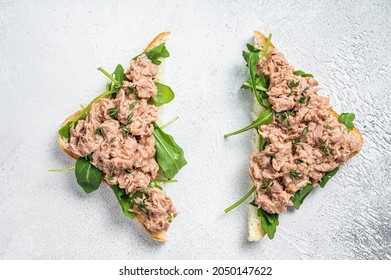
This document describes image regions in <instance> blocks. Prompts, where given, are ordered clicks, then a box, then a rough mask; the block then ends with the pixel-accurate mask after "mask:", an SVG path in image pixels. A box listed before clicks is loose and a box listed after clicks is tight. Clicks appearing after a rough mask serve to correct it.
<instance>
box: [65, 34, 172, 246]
mask: <svg viewBox="0 0 391 280" xmlns="http://www.w3.org/2000/svg"><path fill="white" fill-rule="evenodd" d="M169 35H170V32H163V33H160V34H159V35H157V36H156V37H155V38H154V39H153V40H152V41H151V43H149V44H148V46H147V47H146V48H145V49H144V52H147V51H149V50H150V49H153V48H154V47H156V46H158V45H160V44H161V43H164V42H166V41H167V39H168V36H169ZM158 74H159V76H161V69H159V73H158ZM97 102H99V101H97ZM79 113H80V111H77V112H75V113H74V114H72V115H71V116H69V117H68V118H67V119H66V120H64V122H63V123H62V125H61V127H62V126H63V125H65V124H66V123H67V122H69V121H72V120H73V119H75V118H76V117H77V116H78V115H79ZM66 141H67V139H65V138H63V137H61V136H59V137H58V144H59V145H60V147H61V149H62V150H63V151H64V153H66V154H67V155H68V156H70V157H71V158H73V159H76V160H77V159H78V158H79V156H78V155H76V154H74V153H72V152H71V151H68V150H67V149H66V148H65V147H66V145H65V144H66ZM105 183H106V184H107V185H108V186H110V184H109V183H108V182H107V181H105ZM136 218H137V220H138V221H139V222H140V224H141V225H142V227H143V228H144V229H145V231H146V232H147V233H148V234H149V235H150V236H151V237H152V238H153V239H154V240H156V241H160V242H165V241H167V240H168V239H167V232H166V231H162V232H153V231H150V230H149V229H148V228H147V227H146V226H145V221H144V218H143V217H142V216H141V215H139V214H136Z"/></svg>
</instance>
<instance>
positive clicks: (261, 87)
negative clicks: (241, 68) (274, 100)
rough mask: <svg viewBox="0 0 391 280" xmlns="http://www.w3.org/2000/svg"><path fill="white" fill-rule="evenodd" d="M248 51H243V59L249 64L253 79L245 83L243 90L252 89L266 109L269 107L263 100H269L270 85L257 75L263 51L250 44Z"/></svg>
mask: <svg viewBox="0 0 391 280" xmlns="http://www.w3.org/2000/svg"><path fill="white" fill-rule="evenodd" d="M247 49H248V50H249V52H246V51H243V58H244V60H245V61H246V62H247V67H248V69H249V71H250V78H251V79H250V80H249V81H247V82H245V83H244V84H243V86H242V88H251V89H252V92H253V93H254V96H255V98H256V99H257V101H258V103H259V104H260V105H261V106H262V107H263V108H265V109H266V108H267V106H265V105H264V104H263V99H266V98H268V95H267V94H266V92H267V91H268V87H269V85H267V82H266V78H265V77H259V76H258V74H257V63H258V61H259V56H260V51H261V50H259V49H257V48H255V47H254V46H252V45H250V44H247Z"/></svg>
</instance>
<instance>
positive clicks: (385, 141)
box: [0, 0, 391, 259]
mask: <svg viewBox="0 0 391 280" xmlns="http://www.w3.org/2000/svg"><path fill="white" fill-rule="evenodd" d="M165 2H167V3H165V4H163V1H155V0H150V1H117V0H115V1H114V0H110V1H50V2H48V1H4V0H1V1H0V73H1V75H0V84H1V103H0V104H1V105H0V120H1V122H0V135H1V137H0V147H1V148H0V151H1V152H0V172H1V173H0V182H2V186H1V188H0V213H1V215H0V258H1V259H216V258H217V259H389V258H390V257H391V247H390V246H391V245H390V241H391V229H390V216H391V213H390V211H391V210H390V206H391V191H390V186H389V182H390V181H391V176H390V166H391V157H390V149H391V137H390V130H391V125H390V106H391V102H390V84H391V78H390V77H391V70H390V56H391V47H390V45H391V40H390V37H391V31H390V30H391V24H390V13H391V4H390V3H391V2H390V1H371V3H370V1H319V2H318V3H313V1H281V2H278V3H274V2H275V1H270V2H269V1H205V0H199V1H186V2H185V1H165ZM49 3H51V4H49ZM273 3H274V4H273ZM254 29H258V30H260V31H263V32H265V33H268V32H271V33H273V39H274V40H273V41H274V43H275V45H276V46H277V47H278V48H279V49H281V50H282V51H283V52H284V53H285V54H286V57H287V58H288V60H289V61H290V62H291V63H292V64H293V65H295V66H296V67H297V68H298V69H303V70H305V71H307V72H310V73H313V74H314V75H315V77H316V78H317V79H318V80H319V82H320V84H321V85H322V86H323V88H324V89H323V90H322V94H324V95H329V96H330V97H331V103H332V104H333V105H334V106H335V109H336V111H338V112H346V111H347V112H355V113H356V116H357V119H356V122H355V123H356V126H357V127H358V128H359V129H360V130H361V131H362V133H363V135H364V139H365V141H364V146H363V149H362V152H361V153H360V154H359V155H358V156H357V157H355V158H354V159H353V160H351V161H350V162H349V163H348V164H346V166H344V167H343V168H342V170H341V171H340V172H339V174H338V175H337V176H336V177H335V178H333V179H332V180H331V181H330V182H329V184H328V185H327V187H326V188H325V189H322V190H320V189H317V190H316V191H314V192H313V193H312V194H311V195H310V197H308V198H307V200H306V202H305V203H304V204H303V206H302V208H301V209H300V211H288V212H287V213H286V214H284V215H281V218H280V226H279V227H278V232H277V234H276V237H275V239H274V240H268V239H264V240H263V241H262V242H260V243H248V242H246V241H245V235H246V209H247V207H245V206H242V207H239V208H238V209H237V210H236V211H233V212H232V213H230V214H227V215H225V214H224V213H223V209H224V208H226V207H227V206H229V205H230V204H231V203H232V202H234V201H235V200H237V199H238V198H239V197H241V196H242V195H243V194H244V193H245V192H246V191H247V189H248V187H249V184H250V181H249V177H248V174H247V170H248V167H249V154H250V150H251V141H250V138H251V133H250V132H248V133H245V134H242V135H240V136H237V137H232V138H230V139H229V140H224V138H223V134H224V133H227V132H230V131H232V130H234V129H237V128H240V127H242V126H244V125H246V124H247V123H249V122H250V110H251V101H252V98H251V95H250V94H246V93H245V92H244V91H243V90H240V86H241V84H242V82H243V81H244V80H245V79H246V78H247V71H246V67H245V63H244V61H243V59H242V57H241V51H242V50H243V49H244V48H245V44H246V43H247V42H250V41H251V37H252V32H253V30H254ZM165 30H170V31H172V36H171V39H170V41H169V43H168V48H169V50H170V52H171V57H170V58H169V59H168V60H167V65H166V66H167V67H166V79H165V82H166V83H167V84H168V85H170V86H171V87H172V88H173V89H174V90H175V92H176V98H175V100H174V101H173V102H172V103H171V104H169V105H168V106H166V108H165V114H164V119H165V120H168V119H171V118H172V117H174V116H176V115H178V116H180V120H179V121H177V122H176V123H175V124H174V125H172V126H170V127H169V128H168V129H167V130H168V131H169V132H170V133H171V134H173V135H174V136H175V139H176V140H177V142H178V143H180V144H181V146H182V147H183V148H184V150H185V151H186V157H187V160H188V165H187V166H186V168H184V169H183V170H182V171H181V172H180V174H179V176H178V177H177V179H178V180H179V183H176V184H172V185H170V186H168V187H167V192H168V193H169V194H170V195H171V197H172V198H173V200H174V202H175V203H176V205H177V207H178V209H179V211H180V216H179V217H178V218H177V219H176V221H175V223H174V224H173V226H172V228H171V230H170V234H169V235H170V241H169V242H168V243H166V244H159V243H156V242H154V241H152V240H150V239H149V237H148V236H147V235H146V234H145V233H144V232H143V230H142V229H141V228H140V226H139V225H138V224H137V223H136V222H132V221H130V220H129V219H127V218H126V217H124V215H123V214H122V213H121V210H120V208H119V205H118V204H117V201H116V199H115V197H114V195H113V193H112V192H111V190H110V189H108V188H106V187H101V188H100V189H99V190H98V191H96V192H95V193H92V194H90V195H86V194H84V193H83V191H82V190H81V188H80V187H78V186H77V184H76V181H75V177H74V174H73V173H72V172H70V173H61V174H53V173H48V172H47V170H48V169H50V168H60V167H67V166H70V165H72V164H73V163H72V160H70V159H69V158H67V157H66V156H65V155H64V154H63V153H62V152H61V151H60V149H59V148H58V146H57V143H56V137H57V135H56V134H57V130H58V128H59V124H60V123H61V122H62V120H63V119H64V118H65V117H66V116H68V115H69V114H70V113H72V112H73V111H75V110H76V109H77V108H78V107H79V104H86V103H87V102H88V101H89V100H91V99H92V98H93V97H95V96H96V95H97V94H99V93H100V92H102V90H103V89H104V85H105V83H106V82H107V80H106V78H105V77H104V76H103V75H101V74H100V73H99V72H98V71H97V70H96V68H97V67H99V66H102V67H104V68H106V69H110V70H111V69H114V67H115V65H116V64H117V63H122V64H123V65H126V66H127V65H128V60H129V59H130V58H132V57H133V56H134V55H135V54H137V53H139V52H140V50H141V49H142V48H143V47H144V46H145V45H146V43H147V42H149V40H151V39H152V38H153V37H154V35H156V34H158V33H159V32H161V31H165Z"/></svg>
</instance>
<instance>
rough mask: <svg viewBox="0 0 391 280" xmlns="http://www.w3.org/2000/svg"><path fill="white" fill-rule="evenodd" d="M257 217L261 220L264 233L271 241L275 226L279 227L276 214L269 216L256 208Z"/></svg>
mask: <svg viewBox="0 0 391 280" xmlns="http://www.w3.org/2000/svg"><path fill="white" fill-rule="evenodd" d="M257 215H258V217H259V218H260V219H261V227H262V229H263V230H264V231H265V232H266V234H267V236H268V237H269V238H270V239H273V238H274V235H275V233H276V229H277V226H278V225H279V221H278V214H270V213H268V212H266V211H265V210H263V209H262V208H258V213H257Z"/></svg>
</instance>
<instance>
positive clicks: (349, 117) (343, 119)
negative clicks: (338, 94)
mask: <svg viewBox="0 0 391 280" xmlns="http://www.w3.org/2000/svg"><path fill="white" fill-rule="evenodd" d="M355 118H356V115H355V114H354V113H342V114H341V115H340V116H339V118H338V121H339V122H340V123H342V124H344V125H345V126H346V128H347V129H348V130H352V129H353V128H354V124H353V121H354V119H355Z"/></svg>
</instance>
